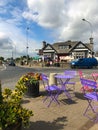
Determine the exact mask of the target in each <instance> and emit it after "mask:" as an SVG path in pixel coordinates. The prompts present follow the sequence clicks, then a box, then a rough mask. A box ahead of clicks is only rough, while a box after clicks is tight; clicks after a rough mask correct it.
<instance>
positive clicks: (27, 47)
mask: <svg viewBox="0 0 98 130" xmlns="http://www.w3.org/2000/svg"><path fill="white" fill-rule="evenodd" d="M28 30H29V27H27V28H26V36H27V46H26V51H27V64H28V49H29V46H28Z"/></svg>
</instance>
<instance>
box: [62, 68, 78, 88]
mask: <svg viewBox="0 0 98 130" xmlns="http://www.w3.org/2000/svg"><path fill="white" fill-rule="evenodd" d="M64 74H65V75H71V76H74V77H75V76H76V75H77V72H76V71H75V70H65V71H64ZM66 84H68V85H71V87H70V86H67V89H73V90H75V84H76V83H75V82H74V81H69V82H67V83H66Z"/></svg>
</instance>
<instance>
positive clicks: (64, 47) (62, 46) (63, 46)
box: [59, 45, 69, 49]
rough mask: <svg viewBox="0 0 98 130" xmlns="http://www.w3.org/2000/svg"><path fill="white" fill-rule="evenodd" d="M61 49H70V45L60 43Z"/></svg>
mask: <svg viewBox="0 0 98 130" xmlns="http://www.w3.org/2000/svg"><path fill="white" fill-rule="evenodd" d="M59 49H69V46H66V45H60V46H59Z"/></svg>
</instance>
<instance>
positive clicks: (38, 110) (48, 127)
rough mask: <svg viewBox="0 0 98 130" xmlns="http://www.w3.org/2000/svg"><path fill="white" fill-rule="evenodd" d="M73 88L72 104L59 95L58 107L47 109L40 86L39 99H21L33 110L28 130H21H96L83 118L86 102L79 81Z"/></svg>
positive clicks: (96, 128)
mask: <svg viewBox="0 0 98 130" xmlns="http://www.w3.org/2000/svg"><path fill="white" fill-rule="evenodd" d="M2 68H3V66H0V70H2ZM75 88H76V90H75V96H74V95H73V96H74V97H73V102H69V101H68V99H67V98H66V96H65V95H61V96H60V98H59V100H60V105H57V104H55V103H52V104H51V106H50V107H49V108H47V105H46V103H43V99H44V98H45V95H46V94H45V92H44V88H43V86H42V85H41V84H40V96H39V97H37V98H31V97H24V99H23V106H24V107H26V108H28V109H30V110H33V113H34V116H33V117H31V124H30V128H22V130H98V124H94V123H93V122H91V121H90V120H89V119H88V118H86V117H84V116H83V112H84V110H85V108H86V106H87V101H86V100H84V99H83V96H82V94H81V92H80V88H81V84H80V82H79V81H77V83H76V87H75Z"/></svg>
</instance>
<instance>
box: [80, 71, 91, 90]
mask: <svg viewBox="0 0 98 130" xmlns="http://www.w3.org/2000/svg"><path fill="white" fill-rule="evenodd" d="M78 73H79V76H80V79H81V78H86V77H85V75H84V74H83V72H82V71H81V70H79V71H78ZM84 89H85V91H88V92H91V91H92V88H89V87H88V86H82V87H81V91H82V92H84Z"/></svg>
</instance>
